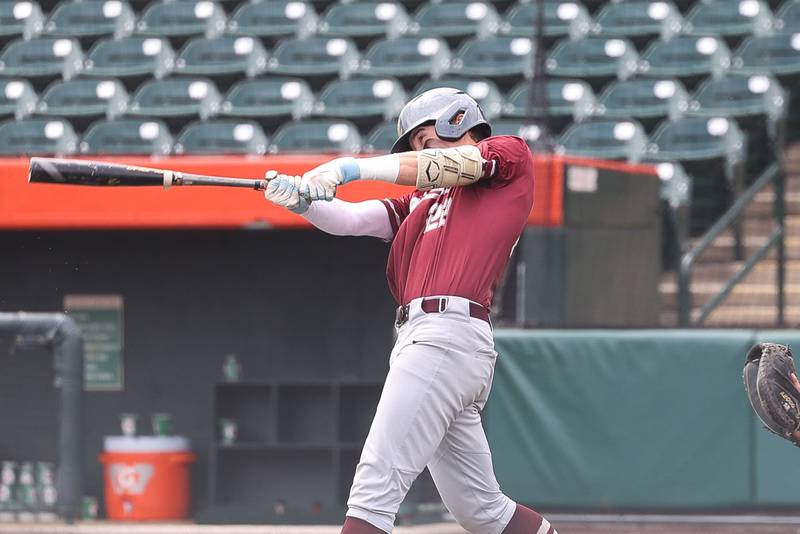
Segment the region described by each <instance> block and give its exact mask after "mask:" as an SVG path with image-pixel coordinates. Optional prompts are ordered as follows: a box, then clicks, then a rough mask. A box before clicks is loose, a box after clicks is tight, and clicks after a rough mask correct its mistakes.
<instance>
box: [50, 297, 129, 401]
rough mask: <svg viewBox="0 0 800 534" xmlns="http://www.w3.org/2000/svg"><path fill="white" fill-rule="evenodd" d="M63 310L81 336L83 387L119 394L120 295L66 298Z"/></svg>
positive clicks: (120, 375) (120, 358) (120, 373)
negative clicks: (75, 325) (77, 328)
mask: <svg viewBox="0 0 800 534" xmlns="http://www.w3.org/2000/svg"><path fill="white" fill-rule="evenodd" d="M64 310H66V312H67V314H68V315H69V316H70V317H71V318H72V320H74V321H75V323H77V325H78V327H79V328H80V329H81V332H82V333H83V367H84V369H83V380H84V384H83V387H84V389H86V390H87V391H121V390H122V389H123V375H124V367H123V365H122V337H123V336H122V296H121V295H66V296H65V297H64Z"/></svg>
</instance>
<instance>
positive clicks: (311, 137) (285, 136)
mask: <svg viewBox="0 0 800 534" xmlns="http://www.w3.org/2000/svg"><path fill="white" fill-rule="evenodd" d="M360 148H361V135H360V134H359V132H358V129H357V128H356V127H355V125H354V124H353V123H351V122H348V121H344V120H336V119H319V120H307V121H296V122H295V121H293V122H289V123H286V124H284V125H283V126H281V127H280V128H278V130H277V131H276V132H275V135H274V136H273V137H272V144H271V145H270V148H269V151H270V153H284V152H311V153H356V152H358V151H359V149H360Z"/></svg>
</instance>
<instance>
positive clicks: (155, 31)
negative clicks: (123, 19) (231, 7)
mask: <svg viewBox="0 0 800 534" xmlns="http://www.w3.org/2000/svg"><path fill="white" fill-rule="evenodd" d="M225 25H226V18H225V11H224V10H223V9H222V6H220V5H219V4H218V3H216V2H212V1H210V0H184V1H180V2H175V1H172V0H159V1H157V2H154V3H152V4H150V5H149V6H148V7H147V9H145V11H144V13H142V16H141V17H140V18H139V22H137V24H136V33H138V34H139V35H143V36H148V37H167V38H170V39H177V40H180V39H182V38H183V39H185V38H186V37H191V36H194V35H205V36H206V37H217V36H218V35H220V34H222V33H223V32H224V31H225ZM176 42H178V41H176Z"/></svg>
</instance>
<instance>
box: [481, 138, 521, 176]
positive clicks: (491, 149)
mask: <svg viewBox="0 0 800 534" xmlns="http://www.w3.org/2000/svg"><path fill="white" fill-rule="evenodd" d="M478 148H480V150H481V157H483V159H484V160H486V161H487V162H488V174H487V176H486V178H484V180H491V181H493V182H495V183H500V182H506V183H507V182H510V181H512V180H515V179H518V178H524V177H526V176H528V175H529V174H530V170H532V169H533V154H531V150H530V148H528V144H527V143H526V142H525V140H524V139H522V138H521V137H517V136H514V135H498V136H495V137H489V138H487V139H484V140H483V141H481V142H479V143H478ZM530 178H531V179H532V178H533V176H530Z"/></svg>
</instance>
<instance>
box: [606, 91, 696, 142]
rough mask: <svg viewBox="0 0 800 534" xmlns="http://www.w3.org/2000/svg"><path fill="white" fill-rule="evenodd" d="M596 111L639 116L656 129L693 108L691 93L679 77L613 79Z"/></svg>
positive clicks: (648, 127)
mask: <svg viewBox="0 0 800 534" xmlns="http://www.w3.org/2000/svg"><path fill="white" fill-rule="evenodd" d="M598 104H599V105H598V106H597V109H596V110H595V114H596V115H597V116H598V117H603V118H607V119H636V120H637V121H639V122H640V123H641V124H642V125H643V126H644V127H645V130H648V131H652V130H653V129H654V128H655V126H656V124H657V123H659V122H661V121H663V120H664V119H671V120H676V119H679V118H681V117H682V116H683V115H685V114H686V112H687V111H688V109H689V95H688V93H687V92H686V88H684V87H683V84H682V83H681V82H680V81H678V80H675V79H666V80H658V79H648V78H637V79H633V80H625V81H617V82H612V83H611V84H610V85H609V86H608V87H607V88H606V90H605V91H603V94H602V95H600V97H599V99H598Z"/></svg>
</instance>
